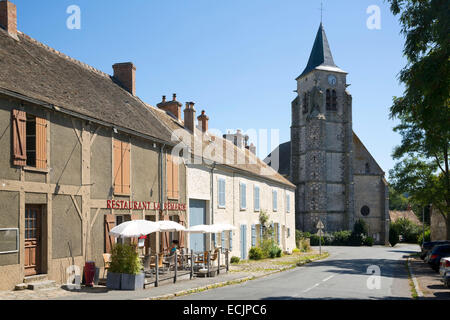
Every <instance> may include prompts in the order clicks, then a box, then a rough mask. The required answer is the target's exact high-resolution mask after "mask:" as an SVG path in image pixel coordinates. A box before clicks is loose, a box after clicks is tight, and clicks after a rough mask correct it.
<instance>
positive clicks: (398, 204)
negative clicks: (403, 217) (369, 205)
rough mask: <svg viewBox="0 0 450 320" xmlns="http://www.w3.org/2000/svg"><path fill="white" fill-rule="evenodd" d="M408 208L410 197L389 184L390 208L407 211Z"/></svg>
mask: <svg viewBox="0 0 450 320" xmlns="http://www.w3.org/2000/svg"><path fill="white" fill-rule="evenodd" d="M407 209H408V199H407V198H406V197H405V196H404V195H403V194H402V193H400V192H398V191H397V190H395V189H394V188H393V186H392V185H389V210H398V211H405V210H407Z"/></svg>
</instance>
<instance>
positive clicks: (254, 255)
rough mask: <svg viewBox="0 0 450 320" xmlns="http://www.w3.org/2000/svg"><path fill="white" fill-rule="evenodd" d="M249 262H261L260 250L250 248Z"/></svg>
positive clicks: (261, 253)
mask: <svg viewBox="0 0 450 320" xmlns="http://www.w3.org/2000/svg"><path fill="white" fill-rule="evenodd" d="M248 257H249V258H250V259H251V260H261V259H262V258H263V251H262V249H261V248H258V247H252V248H251V249H250V251H249V253H248Z"/></svg>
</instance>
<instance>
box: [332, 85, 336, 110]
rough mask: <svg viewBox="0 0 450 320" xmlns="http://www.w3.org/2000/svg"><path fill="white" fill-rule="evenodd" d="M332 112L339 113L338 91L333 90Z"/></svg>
mask: <svg viewBox="0 0 450 320" xmlns="http://www.w3.org/2000/svg"><path fill="white" fill-rule="evenodd" d="M331 110H333V111H337V94H336V90H333V92H332V97H331Z"/></svg>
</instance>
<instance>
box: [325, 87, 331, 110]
mask: <svg viewBox="0 0 450 320" xmlns="http://www.w3.org/2000/svg"><path fill="white" fill-rule="evenodd" d="M326 102H327V110H331V91H330V89H327V98H326Z"/></svg>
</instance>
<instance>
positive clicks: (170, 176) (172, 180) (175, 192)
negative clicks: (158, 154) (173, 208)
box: [166, 154, 180, 200]
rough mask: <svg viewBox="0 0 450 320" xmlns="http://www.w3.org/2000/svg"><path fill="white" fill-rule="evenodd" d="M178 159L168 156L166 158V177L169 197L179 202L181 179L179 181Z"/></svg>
mask: <svg viewBox="0 0 450 320" xmlns="http://www.w3.org/2000/svg"><path fill="white" fill-rule="evenodd" d="M178 170H179V164H178V158H176V157H174V156H172V155H171V154H167V156H166V177H167V197H168V198H169V199H174V200H178V196H179V190H180V189H179V179H178Z"/></svg>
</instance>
